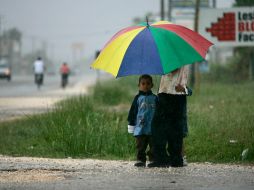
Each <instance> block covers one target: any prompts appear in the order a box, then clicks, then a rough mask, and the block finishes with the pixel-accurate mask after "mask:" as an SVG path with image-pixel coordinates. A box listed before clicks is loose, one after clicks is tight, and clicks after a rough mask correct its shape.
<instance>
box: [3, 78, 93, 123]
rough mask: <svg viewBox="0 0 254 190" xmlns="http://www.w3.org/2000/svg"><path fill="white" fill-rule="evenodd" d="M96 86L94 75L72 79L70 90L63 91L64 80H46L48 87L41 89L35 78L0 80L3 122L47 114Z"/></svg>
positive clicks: (68, 88) (69, 85)
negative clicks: (56, 106)
mask: <svg viewBox="0 0 254 190" xmlns="http://www.w3.org/2000/svg"><path fill="white" fill-rule="evenodd" d="M94 82H95V75H94V74H90V75H80V76H70V78H69V84H68V86H67V87H66V88H65V89H62V88H61V86H60V76H45V80H44V85H43V86H42V87H41V89H37V86H36V85H35V84H34V77H33V76H32V75H31V76H14V77H13V78H12V81H10V82H8V81H6V80H0V121H3V120H6V119H12V118H17V117H20V116H24V115H27V114H33V113H40V112H43V111H45V110H47V109H49V108H50V106H51V105H52V104H54V103H55V102H56V101H59V100H61V99H63V98H66V97H69V96H73V95H80V94H84V93H87V87H88V86H90V85H92V84H94Z"/></svg>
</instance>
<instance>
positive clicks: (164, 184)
mask: <svg viewBox="0 0 254 190" xmlns="http://www.w3.org/2000/svg"><path fill="white" fill-rule="evenodd" d="M0 189H1V190H2V189H17V190H32V189H34V190H42V189H43V190H44V189H45V190H46V189H47V190H51V189H52V190H67V189H75V190H79V189H80V190H97V189H105V190H118V189H124V190H133V189H138V190H146V189H147V190H160V189H179V190H180V189H181V190H183V189H186V190H191V189H193V190H194V189H195V190H196V189H197V190H201V189H203V190H217V189H218V190H238V189H239V190H253V189H254V166H240V165H225V164H211V163H191V164H189V165H188V166H187V167H184V168H152V169H151V168H135V167H134V166H133V162H131V161H105V160H92V159H46V158H25V157H21V158H12V157H4V156H0Z"/></svg>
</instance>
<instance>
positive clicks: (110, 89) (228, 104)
mask: <svg viewBox="0 0 254 190" xmlns="http://www.w3.org/2000/svg"><path fill="white" fill-rule="evenodd" d="M137 79H138V78H137V77H127V78H123V79H122V78H121V79H117V80H111V81H108V82H102V83H100V84H98V85H96V86H95V87H94V88H93V92H92V93H91V94H90V95H88V96H79V97H75V98H71V99H68V100H65V101H61V102H59V103H58V104H57V105H56V106H55V108H54V110H53V111H52V112H47V113H45V114H40V115H33V116H29V117H28V116H27V117H25V118H24V119H19V120H14V121H8V122H2V123H0V154H5V155H13V156H40V157H57V158H63V157H74V158H103V159H134V158H135V140H134V138H133V137H132V136H131V135H130V134H128V133H127V121H126V118H127V113H128V109H129V106H130V104H131V101H132V99H133V97H134V95H135V93H137ZM158 83H159V79H155V84H156V85H158ZM155 89H157V86H156V87H154V91H156V90H155ZM253 94H254V83H253V82H249V83H242V84H223V83H208V82H206V83H203V84H201V89H200V93H199V94H197V93H195V91H194V94H193V96H191V97H189V98H188V120H189V136H188V137H187V138H186V139H185V152H186V155H187V158H188V160H189V161H202V162H203V161H208V162H237V163H254V117H253V110H254V99H253ZM230 140H236V141H237V142H236V143H230ZM246 148H248V149H249V152H248V155H247V157H246V159H245V160H242V158H241V153H242V151H243V150H244V149H246Z"/></svg>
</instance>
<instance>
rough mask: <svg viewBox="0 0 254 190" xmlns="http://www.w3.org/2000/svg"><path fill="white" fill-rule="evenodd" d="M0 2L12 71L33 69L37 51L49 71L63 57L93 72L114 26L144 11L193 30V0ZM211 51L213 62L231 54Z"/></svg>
mask: <svg viewBox="0 0 254 190" xmlns="http://www.w3.org/2000/svg"><path fill="white" fill-rule="evenodd" d="M239 2H241V1H239ZM242 2H245V1H242ZM0 4H1V6H0V47H1V49H0V50H1V51H0V57H1V59H5V60H7V62H8V63H9V64H10V65H11V70H12V74H13V75H24V74H29V73H30V74H32V73H33V69H32V65H33V62H34V60H35V59H36V58H37V57H38V56H41V57H42V58H43V59H44V61H45V64H46V66H47V73H48V74H51V75H55V74H58V70H59V67H60V65H61V63H62V62H67V63H69V65H70V66H71V69H72V71H73V73H79V72H93V71H91V70H90V68H89V65H90V64H91V62H92V61H93V59H94V56H95V52H96V51H97V50H100V49H101V48H102V47H103V45H105V43H106V42H107V41H108V40H109V39H110V37H112V36H113V34H115V33H116V32H117V31H119V30H120V29H122V28H124V27H127V26H130V25H133V24H136V23H139V22H142V21H144V20H145V17H146V16H149V20H150V21H157V20H161V19H162V20H171V21H172V22H174V23H177V24H182V25H184V26H186V27H188V28H191V29H194V18H195V0H180V1H175V0H165V1H161V0H138V1H136V0H129V1H124V0H120V1H119V0H108V1H98V0H94V1H88V0H76V1H75V2H73V1H70V0H61V1H60V0H56V1H49V0H45V1H33V0H23V1H18V0H0ZM237 5H241V3H237V2H235V1H234V0H201V1H200V9H207V8H230V7H233V6H237ZM213 51H214V52H216V55H214V54H213V56H211V57H209V58H208V60H209V61H210V60H211V62H218V60H219V61H220V62H221V64H224V63H226V62H227V61H228V59H229V58H230V57H232V56H233V49H232V48H228V47H227V48H223V49H222V51H221V49H217V48H216V47H215V48H214V50H213ZM222 52H223V53H222ZM204 69H206V70H207V69H208V68H203V70H204Z"/></svg>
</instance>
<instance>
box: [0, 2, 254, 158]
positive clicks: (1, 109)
mask: <svg viewBox="0 0 254 190" xmlns="http://www.w3.org/2000/svg"><path fill="white" fill-rule="evenodd" d="M253 6H254V1H253V0H128V1H126V0H107V1H102V0H93V1H91V0H75V1H71V0H54V1H50V0H40V1H39V0H37V1H34V0H22V1H20V0H0V72H2V73H3V74H9V75H8V76H9V77H7V78H4V77H3V78H0V135H1V137H0V153H1V154H7V155H14V156H20V155H25V156H44V157H69V156H71V157H99V158H120V159H123V158H124V159H129V158H131V159H133V158H134V152H135V151H134V150H135V146H134V143H133V142H134V141H133V139H132V137H131V136H130V135H128V134H127V121H126V118H127V114H128V110H129V107H130V104H131V101H132V100H133V97H134V95H135V94H136V93H137V90H138V89H137V81H138V78H137V76H134V77H123V78H119V79H117V80H116V79H114V78H113V77H112V76H110V75H108V74H105V73H103V72H100V71H95V70H92V69H90V65H91V63H92V62H93V61H94V59H95V58H96V56H97V55H98V52H99V51H100V50H101V48H102V47H103V46H104V45H105V44H106V42H107V41H108V40H109V39H110V38H111V37H112V36H113V35H114V34H115V33H116V32H118V31H119V30H121V29H122V28H125V27H127V26H131V25H135V24H137V23H139V22H144V21H145V18H146V16H148V18H149V21H150V22H153V21H158V20H169V21H172V22H173V23H176V24H181V25H184V26H186V27H188V28H190V29H193V30H195V31H198V32H199V33H200V34H201V35H203V36H204V37H206V38H208V39H209V40H211V41H212V42H213V43H214V44H215V45H214V46H213V47H212V48H211V49H210V50H209V53H208V56H207V57H206V60H205V61H203V62H202V63H196V64H194V65H193V66H192V67H191V68H192V69H191V75H190V79H191V80H190V86H191V87H192V88H193V92H194V93H193V96H192V97H190V98H188V122H189V131H190V135H189V137H188V138H187V139H186V154H187V155H188V160H190V161H212V162H241V161H247V162H251V163H253V160H254V138H253V137H254V128H253V123H254V117H253V109H254V102H253V101H254V100H253V93H254V82H253V73H254V71H253V70H254V46H253V45H254V10H253ZM240 8H241V10H240ZM232 23H235V25H232ZM236 23H238V25H237V24H236ZM229 25H230V26H229ZM37 57H41V58H42V59H43V61H44V63H45V66H46V73H45V76H44V84H43V86H42V87H41V88H40V89H39V90H38V89H37V87H36V85H35V84H34V76H33V74H34V71H33V64H34V61H35V60H36V59H37ZM63 62H66V63H68V65H69V67H70V71H71V72H70V78H69V84H68V86H67V88H65V89H62V88H61V76H60V72H59V69H60V66H61V64H62V63H63ZM0 76H1V75H0ZM104 79H107V80H105V81H103V80H104ZM110 79H111V80H110ZM159 79H160V77H159V76H154V82H155V87H154V88H153V91H154V93H156V91H157V88H158V84H159V81H160V80H159ZM94 84H96V85H94ZM91 85H94V86H93V87H92V88H88V86H91ZM84 94H86V95H85V96H83V95H84ZM69 95H70V96H73V95H78V96H76V97H72V98H70V99H67V100H64V101H61V102H58V101H59V100H62V99H63V98H66V97H68V96H69ZM56 102H58V103H57V104H54V103H56ZM52 105H55V107H53V110H51V108H52ZM34 113H42V114H39V115H31V114H34ZM20 116H22V119H21V120H15V119H17V117H20ZM24 116H25V117H24ZM9 119H11V121H9ZM19 119H20V118H19ZM6 120H8V121H6ZM2 126H3V127H2ZM95 129H96V130H97V131H98V133H97V132H96V133H94V132H93V131H94V130H95Z"/></svg>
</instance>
